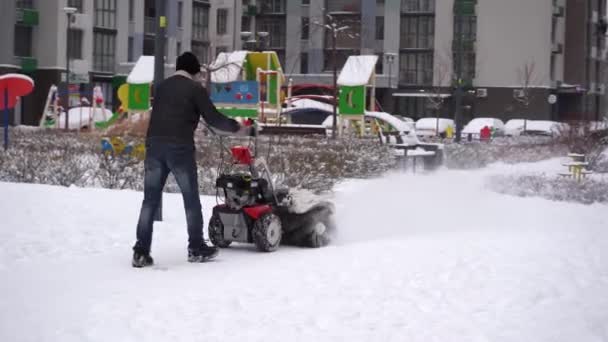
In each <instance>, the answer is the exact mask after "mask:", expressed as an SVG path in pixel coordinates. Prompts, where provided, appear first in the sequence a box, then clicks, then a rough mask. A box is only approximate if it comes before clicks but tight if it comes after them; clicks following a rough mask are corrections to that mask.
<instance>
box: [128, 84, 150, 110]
mask: <svg viewBox="0 0 608 342" xmlns="http://www.w3.org/2000/svg"><path fill="white" fill-rule="evenodd" d="M148 109H150V84H148V83H143V84H129V110H142V111H146V110H148Z"/></svg>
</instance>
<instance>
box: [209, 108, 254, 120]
mask: <svg viewBox="0 0 608 342" xmlns="http://www.w3.org/2000/svg"><path fill="white" fill-rule="evenodd" d="M217 110H218V111H219V112H220V113H222V114H224V115H227V116H230V117H233V118H235V117H241V118H253V119H255V118H257V117H258V110H257V108H253V109H252V108H228V107H224V108H218V109H217Z"/></svg>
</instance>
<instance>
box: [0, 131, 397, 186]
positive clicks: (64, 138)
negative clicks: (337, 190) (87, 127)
mask: <svg viewBox="0 0 608 342" xmlns="http://www.w3.org/2000/svg"><path fill="white" fill-rule="evenodd" d="M100 138H101V136H99V135H93V134H84V133H81V134H80V135H78V134H76V133H64V132H58V131H53V130H31V129H27V130H23V129H13V130H11V139H10V140H11V142H10V148H9V150H8V151H6V152H5V151H3V150H2V151H0V181H7V182H27V183H42V184H51V185H63V186H70V185H76V186H80V187H104V188H114V189H135V190H142V187H143V174H144V172H143V162H142V161H139V160H137V159H134V158H111V157H107V156H104V155H102V154H101V144H100ZM196 140H197V142H196V146H197V162H198V165H199V186H200V189H201V192H202V193H206V194H212V193H215V179H216V177H217V174H218V169H219V168H220V166H221V165H220V161H221V160H222V157H223V160H224V162H229V161H230V160H231V159H230V156H229V155H228V152H227V151H225V150H223V149H222V148H221V146H220V145H219V140H218V139H217V138H215V137H210V136H205V135H204V134H203V132H202V131H201V132H197V137H196ZM125 141H127V142H128V141H134V142H141V141H142V140H141V138H128V137H127V138H125ZM224 143H225V145H226V146H233V145H239V144H241V145H242V144H248V143H249V141H248V140H246V139H233V138H230V139H228V138H224ZM269 151H270V153H269ZM258 155H260V156H264V157H266V158H267V160H268V165H269V168H270V169H271V171H272V172H273V173H274V175H275V178H276V180H277V182H278V183H279V184H284V185H288V186H291V187H300V188H304V189H309V190H313V191H325V190H329V189H331V187H332V186H333V185H334V184H335V183H336V182H337V181H339V180H341V179H345V178H366V177H372V176H377V175H380V174H382V173H383V172H385V171H387V170H389V169H391V168H393V167H394V165H395V160H394V157H393V155H392V154H391V153H390V151H389V150H388V149H387V148H386V147H384V146H381V145H379V144H378V142H377V140H361V139H352V140H347V141H345V140H339V141H333V140H330V139H325V138H312V137H309V138H306V137H266V136H263V137H260V143H259V145H258ZM165 190H166V191H169V192H177V191H179V188H178V187H177V184H176V182H175V181H174V179H173V178H172V177H170V178H169V180H168V182H167V186H166V188H165Z"/></svg>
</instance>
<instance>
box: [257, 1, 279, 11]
mask: <svg viewBox="0 0 608 342" xmlns="http://www.w3.org/2000/svg"><path fill="white" fill-rule="evenodd" d="M259 8H260V11H261V12H262V13H285V5H284V1H283V0H261V1H260V2H259Z"/></svg>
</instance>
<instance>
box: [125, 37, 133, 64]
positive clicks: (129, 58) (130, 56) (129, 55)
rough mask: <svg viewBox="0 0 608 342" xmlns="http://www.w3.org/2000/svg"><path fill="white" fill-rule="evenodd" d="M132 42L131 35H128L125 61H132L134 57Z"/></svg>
mask: <svg viewBox="0 0 608 342" xmlns="http://www.w3.org/2000/svg"><path fill="white" fill-rule="evenodd" d="M133 44H134V41H133V37H129V38H128V46H127V62H133V60H134V59H135V56H133V54H134V51H133V49H134V48H135V47H134V46H133Z"/></svg>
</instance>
